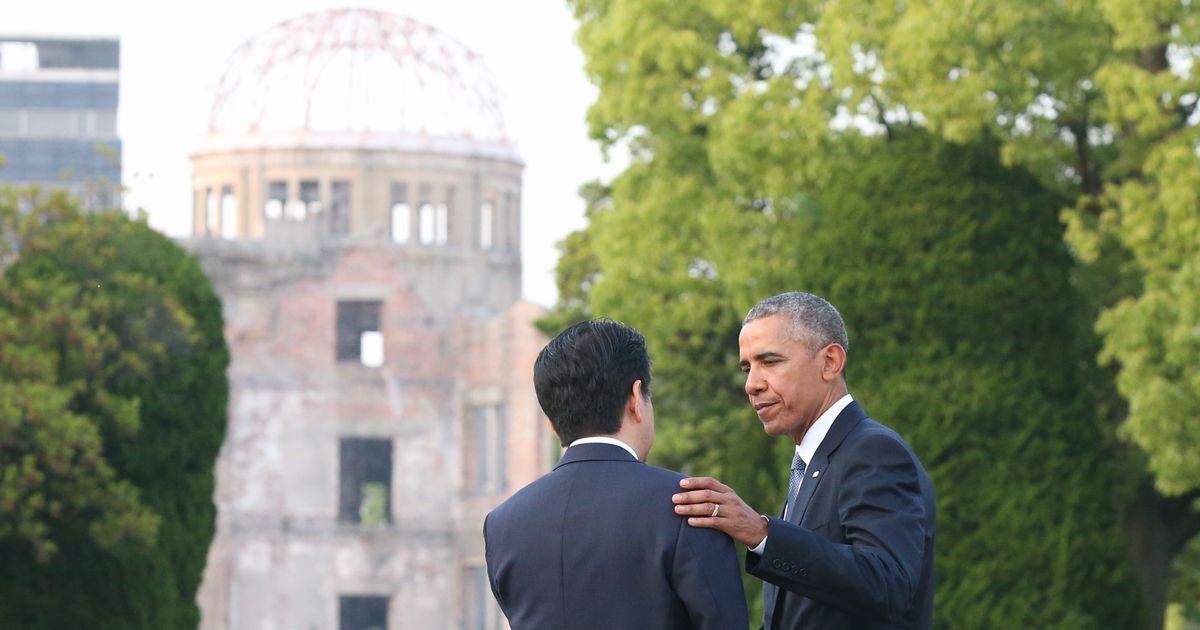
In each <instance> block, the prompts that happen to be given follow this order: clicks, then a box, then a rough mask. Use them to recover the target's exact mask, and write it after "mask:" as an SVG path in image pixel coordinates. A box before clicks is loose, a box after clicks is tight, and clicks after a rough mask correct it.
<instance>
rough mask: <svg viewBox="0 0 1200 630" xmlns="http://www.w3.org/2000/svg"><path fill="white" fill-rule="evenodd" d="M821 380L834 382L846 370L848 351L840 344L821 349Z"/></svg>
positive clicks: (832, 344)
mask: <svg viewBox="0 0 1200 630" xmlns="http://www.w3.org/2000/svg"><path fill="white" fill-rule="evenodd" d="M821 355H822V359H821V378H823V379H824V380H827V381H832V380H833V379H835V378H837V377H838V375H840V374H842V372H844V371H845V370H846V349H845V348H843V347H842V344H840V343H831V344H829V345H828V346H825V347H824V348H822V349H821Z"/></svg>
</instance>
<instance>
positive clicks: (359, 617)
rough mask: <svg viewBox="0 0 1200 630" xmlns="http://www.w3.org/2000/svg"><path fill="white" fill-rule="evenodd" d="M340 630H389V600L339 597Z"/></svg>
mask: <svg viewBox="0 0 1200 630" xmlns="http://www.w3.org/2000/svg"><path fill="white" fill-rule="evenodd" d="M338 630H388V598H386V597H379V596H372V595H342V596H340V597H338Z"/></svg>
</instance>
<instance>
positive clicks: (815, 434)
mask: <svg viewBox="0 0 1200 630" xmlns="http://www.w3.org/2000/svg"><path fill="white" fill-rule="evenodd" d="M852 402H854V398H853V397H852V396H850V394H846V395H845V396H842V397H841V398H839V399H837V400H836V401H834V403H833V404H832V405H830V406H829V409H826V410H825V412H824V413H822V414H821V415H820V417H818V418H817V420H816V422H813V423H812V426H810V427H809V428H808V431H805V433H804V438H803V439H801V440H800V443H799V444H797V445H796V453H798V454H799V455H800V459H803V460H804V462H805V464H807V463H808V462H811V461H812V460H813V457H815V456H816V454H817V449H818V448H820V447H821V443H822V442H824V441H825V436H826V435H828V434H829V429H830V428H831V427H833V421H834V420H837V418H838V416H839V415H841V413H842V411H843V410H844V409H845V408H846V406H847V405H849V404H850V403H852Z"/></svg>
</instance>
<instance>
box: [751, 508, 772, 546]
mask: <svg viewBox="0 0 1200 630" xmlns="http://www.w3.org/2000/svg"><path fill="white" fill-rule="evenodd" d="M759 517H761V518H762V526H761V527H760V528H759V532H760V534H759V535H758V536H757V538H758V540H757V541H756V542H755V543H754V544H753V545H750V546H751V547H757V546H759V545H761V544H762V541H764V540H766V539H767V533H768V531H769V530H770V525H771V520H770V519H768V518H767V515H766V514H759Z"/></svg>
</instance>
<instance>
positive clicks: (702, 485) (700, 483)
mask: <svg viewBox="0 0 1200 630" xmlns="http://www.w3.org/2000/svg"><path fill="white" fill-rule="evenodd" d="M679 487H680V488H687V489H688V490H700V489H708V490H715V491H717V492H733V489H732V488H730V487H729V486H727V485H725V484H723V483H721V482H720V481H719V480H717V479H714V478H712V477H688V478H687V479H680V480H679Z"/></svg>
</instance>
